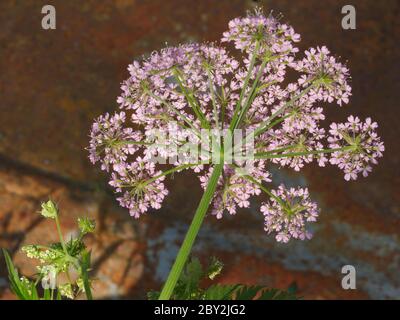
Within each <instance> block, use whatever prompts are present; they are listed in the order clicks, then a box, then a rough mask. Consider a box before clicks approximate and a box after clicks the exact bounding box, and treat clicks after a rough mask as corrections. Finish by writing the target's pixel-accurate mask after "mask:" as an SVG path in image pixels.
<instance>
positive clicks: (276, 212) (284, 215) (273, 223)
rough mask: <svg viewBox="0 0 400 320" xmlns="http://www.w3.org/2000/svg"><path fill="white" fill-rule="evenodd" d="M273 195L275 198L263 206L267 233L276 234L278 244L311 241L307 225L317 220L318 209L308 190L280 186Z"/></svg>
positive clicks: (262, 210)
mask: <svg viewBox="0 0 400 320" xmlns="http://www.w3.org/2000/svg"><path fill="white" fill-rule="evenodd" d="M272 194H273V195H274V197H271V199H270V201H269V202H268V203H264V204H263V205H262V206H261V212H262V213H263V214H264V221H265V227H264V228H265V231H266V232H268V234H270V233H276V236H275V239H276V240H277V241H278V242H288V241H289V240H290V238H294V239H301V240H305V239H311V237H312V234H311V233H310V232H309V231H307V230H306V223H307V222H315V221H316V220H317V217H318V208H317V205H316V203H315V202H312V201H310V199H309V193H308V189H307V188H304V189H303V188H298V189H295V188H290V189H286V188H285V186H283V185H280V186H279V188H278V189H277V190H272Z"/></svg>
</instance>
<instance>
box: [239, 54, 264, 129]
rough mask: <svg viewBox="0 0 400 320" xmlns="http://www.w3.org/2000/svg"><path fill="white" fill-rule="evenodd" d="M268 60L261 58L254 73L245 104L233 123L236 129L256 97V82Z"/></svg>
mask: <svg viewBox="0 0 400 320" xmlns="http://www.w3.org/2000/svg"><path fill="white" fill-rule="evenodd" d="M268 61H269V60H268V59H267V58H264V59H263V62H262V63H261V66H260V68H259V70H258V73H257V75H256V79H255V80H254V82H253V85H252V87H251V89H250V93H249V96H248V98H247V99H246V103H245V105H244V108H242V109H241V110H240V113H239V117H238V119H237V121H236V123H235V125H234V129H236V128H238V127H239V125H240V123H241V122H242V120H243V117H244V116H245V114H246V113H247V110H248V109H249V108H250V105H251V104H252V103H253V101H254V99H255V97H256V95H257V85H258V82H259V81H260V78H261V76H262V74H263V72H264V69H265V66H266V64H267V62H268Z"/></svg>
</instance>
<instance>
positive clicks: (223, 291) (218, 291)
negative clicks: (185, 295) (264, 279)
mask: <svg viewBox="0 0 400 320" xmlns="http://www.w3.org/2000/svg"><path fill="white" fill-rule="evenodd" d="M239 286H240V285H238V284H233V285H220V284H214V285H212V286H211V287H209V288H208V289H207V290H206V291H205V293H204V300H232V293H233V292H234V291H235V290H236V289H238V287H239Z"/></svg>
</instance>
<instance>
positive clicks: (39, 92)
mask: <svg viewBox="0 0 400 320" xmlns="http://www.w3.org/2000/svg"><path fill="white" fill-rule="evenodd" d="M255 3H256V2H255V1H239V0H236V1H234V0H218V1H217V0H215V1H211V0H202V1H186V0H174V1H171V0H169V1H164V0H151V1H140V0H115V1H109V0H106V1H97V0H86V1H78V0H69V1H61V0H59V1H41V0H25V1H18V0H14V1H12V0H2V1H1V2H0V70H1V72H0V247H5V248H7V249H9V250H10V251H11V252H12V253H13V258H14V261H15V263H16V264H17V266H18V267H19V268H20V269H21V271H22V272H23V273H24V274H27V275H30V274H32V273H33V272H34V269H33V266H32V262H31V261H28V260H27V259H26V258H24V256H23V255H21V254H20V253H18V249H19V247H20V246H21V245H23V244H28V243H47V242H51V241H55V240H56V239H55V236H56V233H55V230H54V226H53V225H52V224H51V223H48V221H45V220H43V219H41V218H40V216H39V214H38V213H37V212H38V210H39V208H40V202H41V201H43V200H46V199H48V198H49V197H51V198H52V199H54V200H56V201H57V202H58V203H59V206H60V208H61V210H62V217H61V220H62V224H63V228H64V231H65V234H66V235H70V234H73V232H74V231H76V230H74V228H75V224H74V223H75V220H76V218H77V217H78V216H80V215H89V216H91V217H93V218H95V219H96V220H97V224H98V230H97V233H96V234H95V235H94V236H93V237H92V238H90V239H88V242H89V244H90V246H91V248H92V249H93V255H94V266H93V267H94V268H93V274H94V276H96V278H98V279H99V280H98V281H97V282H96V284H95V295H96V297H98V298H139V299H143V298H144V297H145V292H146V291H148V290H150V289H158V288H159V287H160V285H161V283H162V280H163V279H165V277H166V275H167V272H168V270H169V267H170V265H171V263H172V261H173V258H174V256H175V254H176V252H177V249H178V246H179V243H180V241H181V239H182V238H183V235H184V232H185V230H186V229H187V226H188V223H189V221H190V218H191V216H192V214H193V210H194V209H195V207H196V205H197V201H198V200H199V198H200V196H201V190H200V187H199V185H198V183H197V181H196V179H194V178H193V177H190V176H186V175H183V176H182V175H181V176H176V178H175V179H174V180H173V181H172V182H171V184H170V189H171V195H170V196H169V197H168V200H167V202H166V203H165V206H164V207H163V209H162V210H159V211H157V212H154V213H151V214H149V215H147V216H146V217H143V218H141V219H140V220H133V219H131V218H130V217H129V215H128V213H127V212H126V211H125V210H123V209H121V208H119V207H118V206H117V205H116V203H115V201H114V200H113V196H112V194H111V193H110V191H109V190H108V188H107V185H106V177H105V175H104V174H103V173H101V172H100V171H99V170H98V169H96V168H94V167H93V166H91V165H90V163H89V162H88V159H87V152H86V151H85V150H84V148H85V146H86V145H87V144H88V132H89V128H90V125H91V122H92V119H93V118H94V117H97V116H98V115H100V114H102V113H104V112H106V111H112V110H113V109H114V108H115V107H116V102H115V99H116V97H117V95H118V94H119V91H120V89H119V83H120V82H121V81H122V80H123V79H125V78H126V77H127V71H126V67H127V65H128V64H129V63H130V62H131V61H132V60H133V59H135V58H138V57H140V56H141V55H142V54H149V53H150V52H151V51H153V50H157V49H159V48H161V47H162V46H164V44H165V42H168V44H171V45H174V44H178V43H181V42H186V41H217V40H218V39H219V38H220V35H221V33H222V32H223V31H224V30H225V29H226V27H227V22H228V21H229V20H230V19H232V18H233V17H236V16H239V15H243V14H244V13H245V11H246V10H247V9H250V8H252V7H253V6H254V5H255ZM350 3H351V4H353V5H355V7H356V10H357V30H347V31H346V30H342V28H341V19H342V14H341V8H342V6H343V5H345V4H350ZM45 4H52V5H54V6H55V7H56V10H57V29H56V30H52V31H51V30H48V31H46V30H42V29H41V19H42V14H41V8H42V6H43V5H45ZM258 4H259V5H262V6H263V7H264V10H265V11H269V10H274V12H276V13H279V12H282V13H283V15H284V18H283V19H284V20H287V21H288V22H290V23H291V24H292V25H293V26H294V28H295V29H296V31H297V32H299V33H300V34H301V35H302V39H303V40H302V42H301V47H302V48H303V49H305V48H307V47H309V46H315V45H327V46H328V47H329V48H330V49H331V50H332V51H333V52H334V53H335V54H336V55H338V56H342V57H343V59H345V60H348V65H349V67H350V69H351V71H352V76H353V80H352V82H353V90H354V95H353V97H352V100H351V104H350V105H349V106H348V107H344V108H338V107H334V106H332V107H331V108H329V110H328V112H327V113H328V117H329V119H330V120H331V121H338V120H343V119H345V118H346V117H347V116H348V115H349V114H357V115H360V116H361V117H362V118H364V117H366V116H371V117H372V118H373V119H375V120H376V121H378V122H379V124H380V128H379V133H380V135H381V136H382V138H383V140H384V141H385V144H386V149H387V151H386V153H385V156H384V158H383V160H382V161H381V162H380V165H379V166H378V167H376V168H375V170H374V172H373V173H372V175H371V176H370V177H368V178H367V179H360V180H358V181H356V182H350V183H346V182H345V181H344V180H343V178H342V175H341V173H340V172H339V171H338V170H336V169H334V168H326V169H322V168H317V167H314V166H309V167H307V168H306V170H304V171H302V172H301V173H299V174H295V173H292V172H289V171H281V172H278V171H276V170H275V171H273V174H274V175H275V179H276V180H278V181H285V182H286V183H289V184H291V183H292V184H298V185H308V186H309V188H310V191H311V193H312V194H313V197H314V199H316V200H317V201H318V203H319V205H320V206H321V208H322V214H321V218H320V221H319V223H318V224H317V226H316V227H315V236H314V239H313V240H312V241H309V242H296V241H293V242H291V243H289V244H288V245H281V244H277V243H275V242H274V240H273V239H272V238H271V237H267V236H266V234H265V233H264V231H263V229H262V220H261V219H260V215H259V214H257V212H256V209H253V210H247V211H245V212H241V213H239V214H238V215H237V216H235V217H230V218H227V219H224V220H223V221H216V220H214V219H213V218H211V217H210V218H208V219H207V222H206V224H205V226H204V228H203V229H202V231H201V233H200V235H199V238H198V241H197V244H196V247H195V253H196V254H197V255H198V256H200V257H201V258H203V259H206V258H207V256H209V255H211V254H212V255H216V256H218V257H220V258H221V259H222V260H223V261H224V263H225V265H226V267H225V272H224V274H223V276H222V277H221V278H220V281H221V282H224V283H230V282H244V283H248V284H255V283H258V284H266V285H270V286H275V287H279V288H285V287H287V286H288V285H289V284H290V283H292V282H293V281H296V283H297V285H298V287H299V293H300V294H301V295H302V296H304V297H305V298H309V299H357V298H370V299H387V298H391V299H396V298H399V297H400V276H399V271H400V246H399V245H400V239H399V231H400V230H399V227H400V195H399V191H400V176H399V165H400V163H399V160H400V159H399V157H400V153H399V148H398V146H399V142H398V140H397V139H398V137H399V128H400V126H399V111H398V108H399V102H398V101H399V92H400V79H399V65H398V61H399V58H400V54H399V53H400V47H399V44H398V43H399V41H400V39H399V34H400V24H399V20H398V18H399V16H400V5H399V2H398V1H397V0H385V1H373V0H357V1H355V0H353V1H350V2H349V1H341V0H340V1H334V0H325V1H320V0H299V1H290V0H279V1H278V0H265V1H258ZM254 208H256V205H254ZM345 264H351V265H354V266H355V267H356V270H357V290H353V291H352V290H349V291H346V290H343V289H342V288H341V285H340V283H341V276H342V275H341V267H342V266H343V265H345ZM0 298H3V299H9V298H13V295H12V294H11V293H10V292H9V290H8V289H7V279H6V272H5V264H4V261H3V260H2V258H0Z"/></svg>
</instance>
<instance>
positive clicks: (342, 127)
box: [328, 116, 385, 181]
mask: <svg viewBox="0 0 400 320" xmlns="http://www.w3.org/2000/svg"><path fill="white" fill-rule="evenodd" d="M376 128H378V124H377V123H376V122H372V120H371V118H367V119H365V122H361V121H360V119H359V118H358V117H354V116H349V117H348V118H347V122H345V123H339V124H336V123H332V124H331V126H330V130H329V133H330V134H331V136H330V137H329V138H328V141H329V147H330V148H332V149H340V148H344V149H345V150H343V151H336V152H334V153H332V156H331V159H330V160H329V161H330V163H331V164H334V165H337V166H338V167H339V168H340V169H342V170H343V172H344V178H345V180H347V181H349V180H356V179H357V176H358V174H360V173H362V175H363V176H364V177H367V176H368V173H369V172H371V171H372V165H373V164H377V163H378V160H377V159H378V158H381V157H382V156H383V154H382V153H383V151H385V146H384V144H383V142H382V141H381V139H380V138H379V137H378V135H377V134H376ZM346 149H347V150H346Z"/></svg>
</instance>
